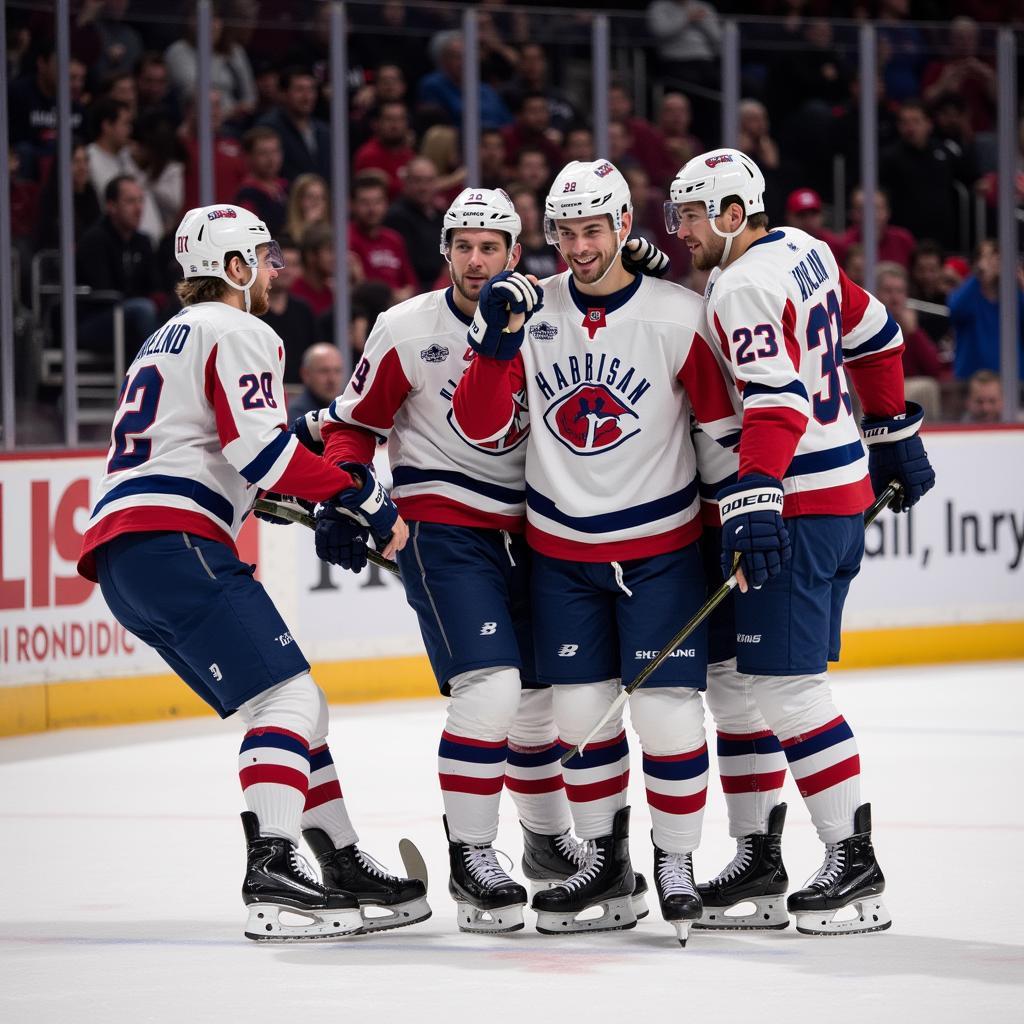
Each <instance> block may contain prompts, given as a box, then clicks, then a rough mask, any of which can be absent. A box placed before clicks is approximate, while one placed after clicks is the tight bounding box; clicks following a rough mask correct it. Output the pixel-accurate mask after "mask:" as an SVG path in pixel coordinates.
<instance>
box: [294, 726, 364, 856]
mask: <svg viewBox="0 0 1024 1024" xmlns="http://www.w3.org/2000/svg"><path fill="white" fill-rule="evenodd" d="M302 827H303V828H304V829H306V828H319V829H323V831H324V832H326V833H327V834H328V835H329V836H330V838H331V842H332V843H334V846H335V848H336V849H338V850H341V849H344V848H345V847H346V846H351V845H352V844H353V843H357V842H358V841H359V837H358V836H357V835H356V830H355V829H354V828H353V827H352V822H351V821H350V820H349V816H348V811H347V810H346V809H345V797H344V796H343V795H342V792H341V783H340V782H339V781H338V772H337V769H335V767H334V758H333V757H331V750H330V748H329V747H328V746H327V744H326V743H321V744H319V745H318V746H315V747H313V749H312V750H310V752H309V792H308V793H307V794H306V805H305V807H304V808H303V811H302Z"/></svg>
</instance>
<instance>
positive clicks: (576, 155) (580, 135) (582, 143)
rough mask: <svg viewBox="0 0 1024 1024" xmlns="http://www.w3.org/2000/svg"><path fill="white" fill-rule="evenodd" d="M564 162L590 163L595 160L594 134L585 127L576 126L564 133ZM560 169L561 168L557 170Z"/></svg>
mask: <svg viewBox="0 0 1024 1024" xmlns="http://www.w3.org/2000/svg"><path fill="white" fill-rule="evenodd" d="M562 151H563V154H564V155H565V160H566V162H567V163H568V161H570V160H582V161H583V162H584V163H590V162H591V161H593V160H596V159H597V151H596V150H595V149H594V133H593V132H592V131H591V130H590V129H589V128H587V127H586V126H585V125H576V126H575V127H574V128H570V129H569V130H568V131H567V132H566V133H565V145H564V146H563V147H562ZM559 169H561V168H559Z"/></svg>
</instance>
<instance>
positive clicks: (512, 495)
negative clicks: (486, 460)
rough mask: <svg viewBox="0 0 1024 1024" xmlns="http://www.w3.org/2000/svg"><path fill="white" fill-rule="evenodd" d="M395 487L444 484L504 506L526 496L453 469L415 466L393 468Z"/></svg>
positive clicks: (510, 488) (515, 503)
mask: <svg viewBox="0 0 1024 1024" xmlns="http://www.w3.org/2000/svg"><path fill="white" fill-rule="evenodd" d="M391 479H392V480H393V481H394V485H395V487H404V486H405V485H406V484H430V483H446V484H453V485H454V486H456V487H462V488H465V489H466V490H467V491H475V492H476V493H477V494H482V495H483V496H484V497H485V498H493V499H494V500H495V501H501V502H504V503H505V504H506V505H517V504H519V502H521V501H522V500H523V498H524V497H525V496H526V495H525V492H524V491H517V490H515V489H514V488H512V487H502V486H501V485H500V484H489V483H487V482H486V481H484V480H474V479H473V477H471V476H466V474H465V473H458V472H456V471H455V470H453V469H417V468H416V467H415V466H395V468H394V471H393V472H392V474H391Z"/></svg>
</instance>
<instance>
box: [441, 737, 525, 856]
mask: <svg viewBox="0 0 1024 1024" xmlns="http://www.w3.org/2000/svg"><path fill="white" fill-rule="evenodd" d="M507 757H508V743H507V742H506V741H505V740H498V741H496V742H495V741H491V740H477V739H473V738H472V737H469V736H456V735H455V734H454V733H450V732H448V731H447V730H445V731H444V732H442V733H441V743H440V746H439V747H438V751H437V771H438V775H439V777H440V780H441V797H442V798H443V800H444V812H445V815H447V818H448V830H449V833H450V835H451V838H452V839H457V840H459V841H460V842H463V843H470V844H472V845H473V846H484V845H486V844H488V843H493V842H494V839H495V837H496V836H497V834H498V804H499V801H500V800H501V787H502V784H503V783H504V781H505V762H506V759H507Z"/></svg>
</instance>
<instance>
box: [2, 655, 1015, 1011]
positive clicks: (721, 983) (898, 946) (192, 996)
mask: <svg viewBox="0 0 1024 1024" xmlns="http://www.w3.org/2000/svg"><path fill="white" fill-rule="evenodd" d="M833 686H834V690H835V696H836V702H837V704H838V705H839V707H840V710H842V711H843V713H844V714H845V715H846V717H847V719H848V720H849V721H850V723H851V724H852V726H853V728H854V730H855V732H856V734H857V738H858V740H859V743H860V751H861V761H862V765H863V771H864V775H863V792H864V795H865V797H866V798H867V799H870V801H871V803H872V808H873V812H874V824H875V839H876V848H877V851H878V855H879V860H880V862H881V864H882V867H883V869H884V871H885V874H886V876H887V879H888V888H887V891H886V903H887V905H888V907H889V910H890V912H891V913H892V916H893V921H894V924H893V927H892V929H891V930H890V931H888V932H884V933H881V934H875V935H862V936H852V937H834V938H810V937H806V936H802V935H798V934H797V933H796V931H795V930H794V929H793V927H792V926H791V927H790V928H789V929H787V930H786V931H784V932H773V933H768V934H763V935H757V934H750V933H738V932H733V933H714V934H709V933H707V932H697V933H693V934H691V938H690V943H689V946H688V947H687V949H685V950H683V949H681V948H680V947H679V945H678V944H677V942H676V940H675V937H674V933H673V932H672V930H671V929H670V928H669V927H668V926H667V925H666V924H665V923H664V922H663V921H662V920H661V918H660V915H659V913H658V911H657V909H656V901H655V900H654V899H653V892H652V913H651V915H650V917H648V918H647V919H646V920H644V921H642V922H640V924H639V925H638V927H637V928H636V929H634V930H633V931H629V932H619V933H609V934H604V935H583V936H578V937H571V938H570V937H565V938H548V937H545V936H541V935H538V934H537V933H536V931H535V930H534V928H533V923H534V916H533V914H532V912H529V911H527V914H526V917H527V927H526V929H525V930H524V931H521V932H518V933H515V934H512V935H507V936H495V937H479V936H469V935H464V934H462V933H460V932H459V931H458V930H457V928H456V924H455V912H454V905H453V904H452V902H451V900H450V899H449V897H448V894H447V888H446V886H447V852H446V847H445V842H444V835H443V831H442V828H441V822H440V815H441V801H440V794H439V792H438V786H437V776H436V763H435V752H436V747H437V738H438V734H439V730H440V725H441V721H442V716H443V704H442V702H441V701H440V700H438V701H422V702H414V703H404V704H378V705H372V706H365V707H359V708H351V707H337V708H334V709H333V721H334V724H333V728H332V748H333V751H334V757H335V760H336V762H337V763H338V767H339V770H340V772H341V779H342V787H343V789H344V791H345V796H346V799H347V801H348V806H349V808H350V811H351V814H352V817H353V820H354V821H355V823H356V827H357V828H358V829H359V831H360V833H361V843H360V845H361V846H362V847H363V848H364V849H366V850H367V851H369V852H370V853H373V854H375V855H376V856H377V857H378V858H379V859H381V860H383V861H384V862H385V863H386V864H388V865H389V866H391V867H392V868H399V867H400V861H399V858H398V855H397V843H398V840H399V838H400V837H401V836H406V835H407V836H409V837H411V838H412V839H414V841H415V842H416V843H418V844H419V846H420V848H421V850H422V851H423V853H424V856H425V857H426V860H427V863H428V866H429V869H430V872H431V888H430V901H431V904H432V906H433V908H434V916H433V918H432V919H431V920H429V921H427V922H425V923H423V924H420V925H417V926H414V927H411V928H408V929H403V930H400V931H395V932H390V933H385V934H382V935H379V936H377V937H372V938H370V937H356V938H353V939H349V940H346V941H343V942H338V943H327V944H315V945H301V946H295V945H293V946H281V945H276V946H275V945H256V944H255V943H252V942H250V941H248V940H246V939H245V938H243V936H242V925H243V922H244V920H245V914H244V911H243V908H242V905H241V900H240V897H239V894H238V893H239V886H240V884H241V879H242V869H243V864H244V844H243V840H242V831H241V826H240V824H239V821H238V812H239V810H240V809H242V801H241V796H240V793H239V788H238V781H237V776H236V774H235V759H236V752H237V746H238V740H239V735H240V734H239V732H238V726H237V725H236V724H234V723H232V722H230V721H229V722H226V723H220V722H216V721H212V720H207V719H201V720H193V721H182V722H177V723H171V724H167V725H149V726H137V727H121V728H111V729H96V730H75V731H66V732H58V733H51V734H46V735H39V736H28V737H19V738H15V739H8V740H2V741H0V836H2V841H0V858H2V863H0V907H2V916H0V1021H3V1022H4V1024H23V1022H24V1024H30V1022H31V1024H43V1022H50V1021H55V1022H57V1021H59V1022H61V1024H69V1022H93V1021H96V1022H108V1024H116V1022H122V1021H131V1022H143V1021H159V1022H170V1021H174V1022H205V1021H218V1022H235V1021H238V1022H250V1021H286V1020H290V1019H295V1020H305V1021H310V1020H320V1021H325V1022H332V1024H335V1022H336V1024H351V1022H363V1021H374V1022H377V1021H381V1022H391V1021H396V1022H414V1021H415V1022H425V1024H427V1022H432V1021H458V1022H468V1024H475V1022H480V1024H504V1022H522V1021H530V1022H536V1024H540V1022H549V1021H561V1020H564V1019H567V1018H571V1019H572V1020H573V1021H578V1022H581V1024H590V1022H597V1021H612V1020H615V1021H627V1022H628V1021H632V1020H638V1019H641V1020H644V1021H656V1022H658V1021H714V1022H716V1024H719V1022H730V1021H743V1022H753V1021H761V1020H765V1021H779V1022H785V1024H802V1022H804V1021H814V1022H819V1021H820V1022H833V1021H851V1022H853V1021H856V1022H862V1021H863V1022H878V1021H900V1022H901V1024H912V1022H917V1021H928V1022H941V1021H957V1022H964V1021H981V1020H986V1021H999V1022H1004V1021H1024V923H1022V921H1024V900H1022V896H1024V885H1022V883H1021V878H1022V874H1024V854H1022V846H1024V799H1022V797H1021V791H1022V787H1021V779H1022V778H1024V664H1021V663H1013V664H986V665H965V666H955V667H937V668H936V667H930V668H916V669H904V670H884V671H872V672H857V673H853V672H849V673H842V674H837V675H836V676H835V677H834V681H833ZM631 742H632V743H633V749H634V771H633V773H632V783H631V787H630V799H631V803H632V806H633V830H632V850H633V861H634V864H635V865H636V866H637V867H638V868H639V869H640V870H644V871H647V872H648V877H650V876H649V872H650V868H651V847H650V840H649V837H648V830H649V827H650V822H649V817H648V814H647V809H646V805H645V802H644V798H643V786H642V775H641V773H640V772H639V770H638V755H639V747H638V745H637V744H636V743H635V742H633V739H632V737H631ZM710 745H711V746H712V748H713V743H712V744H710ZM786 799H787V801H788V802H789V805H790V812H789V820H788V823H787V830H786V834H785V841H784V854H785V861H786V866H787V868H788V870H789V874H790V878H791V885H797V884H799V883H800V882H802V881H803V879H804V878H805V877H807V876H808V875H810V874H811V873H813V871H815V870H816V869H817V867H818V865H819V863H820V860H821V847H820V846H819V845H818V842H817V839H816V837H815V835H814V832H813V830H812V829H811V827H810V824H809V821H808V818H807V814H806V811H805V810H804V808H803V805H802V803H801V801H800V797H799V795H798V794H797V792H796V789H795V787H794V786H793V784H792V781H791V780H789V781H787V784H786ZM502 809H503V821H502V826H501V833H500V835H499V842H498V845H499V846H501V847H502V848H503V849H505V850H507V851H508V852H509V853H510V854H511V855H512V856H513V857H515V859H516V862H517V863H516V873H517V874H518V873H519V872H518V859H519V856H520V854H521V841H520V833H519V828H518V824H517V822H516V818H515V813H514V809H513V807H512V805H511V801H510V800H509V799H508V798H507V797H505V798H503V804H502ZM732 852H733V844H732V841H731V840H730V839H729V838H728V837H727V835H726V824H725V809H724V802H723V800H722V797H721V793H720V789H719V787H718V784H717V780H716V778H715V777H714V772H713V778H712V781H711V785H710V787H709V801H708V811H707V816H706V818H705V825H704V842H703V845H702V846H701V849H700V850H699V851H698V853H697V855H696V865H697V875H698V877H700V878H703V877H707V876H708V875H710V874H713V873H715V872H716V871H717V870H718V869H719V868H721V867H722V866H723V865H724V864H725V863H726V862H727V861H728V860H729V859H730V857H731V855H732ZM652 889H653V886H652Z"/></svg>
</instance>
